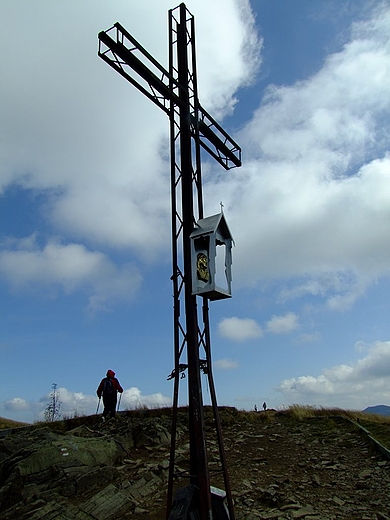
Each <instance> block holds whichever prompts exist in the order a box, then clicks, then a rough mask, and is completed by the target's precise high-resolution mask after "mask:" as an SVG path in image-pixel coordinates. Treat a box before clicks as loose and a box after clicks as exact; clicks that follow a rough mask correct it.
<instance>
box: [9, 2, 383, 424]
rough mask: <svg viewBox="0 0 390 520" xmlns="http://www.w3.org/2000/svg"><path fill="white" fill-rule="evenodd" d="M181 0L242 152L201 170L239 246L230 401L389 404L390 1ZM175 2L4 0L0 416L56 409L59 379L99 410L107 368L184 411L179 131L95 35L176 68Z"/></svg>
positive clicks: (225, 338)
mask: <svg viewBox="0 0 390 520" xmlns="http://www.w3.org/2000/svg"><path fill="white" fill-rule="evenodd" d="M186 5H187V7H188V9H189V10H190V11H191V12H192V13H193V14H194V15H195V23H196V32H197V55H198V79H199V97H200V101H201V103H202V106H204V107H205V108H206V110H208V111H209V112H210V113H211V114H212V115H213V116H214V117H215V118H217V119H218V120H219V121H220V122H221V123H222V124H223V126H224V128H225V129H226V130H227V131H228V132H229V133H230V134H231V135H232V136H233V137H234V139H235V140H236V141H237V142H238V143H239V144H240V145H241V147H242V153H243V166H242V167H241V168H239V169H234V170H231V171H229V172H225V171H224V170H222V169H221V167H220V166H219V165H218V164H216V163H215V164H214V163H213V162H212V161H210V160H209V158H208V157H207V156H204V157H203V159H204V164H203V174H204V202H205V215H212V214H215V213H218V211H219V209H220V205H219V203H220V201H221V200H222V201H223V204H224V212H225V216H226V218H227V221H228V222H229V227H230V229H231V231H232V234H233V237H234V239H235V248H234V250H233V298H232V299H229V300H224V301H217V302H211V304H210V320H211V334H212V358H213V363H214V378H215V384H216V390H217V397H218V403H219V404H221V405H230V406H236V407H237V408H239V409H252V408H253V407H254V405H255V404H257V406H258V407H259V406H261V404H262V403H263V401H266V402H267V404H268V406H269V407H274V408H281V407H284V406H288V405H290V404H293V403H299V404H305V405H316V406H336V407H337V406H338V407H343V408H349V409H363V408H365V407H366V406H369V405H376V404H390V390H389V388H390V331H389V319H388V315H389V310H390V300H389V296H388V295H389V290H390V278H389V270H390V246H389V244H390V242H389V239H388V237H389V224H390V211H389V208H390V154H389V148H390V145H389V142H390V140H389V136H390V94H389V88H388V85H389V80H390V41H389V34H390V4H389V2H387V1H385V2H380V1H375V2H370V1H367V0H364V1H360V0H351V1H348V0H337V1H332V0H317V1H316V2H312V1H310V0H294V1H292V0H291V1H290V0H252V1H251V2H249V1H246V0H214V1H213V2H212V4H211V3H210V2H206V1H205V0H196V1H195V0H192V1H190V0H189V1H188V2H187V3H186ZM173 7H176V4H172V3H170V2H168V1H166V0H148V1H144V2H137V3H136V2H126V1H119V0H112V1H111V2H104V1H103V0H98V1H96V0H94V1H93V2H92V1H91V0H84V1H83V2H77V1H75V0H69V1H68V2H66V3H62V2H51V3H50V4H48V3H47V2H44V1H43V0H36V1H35V2H30V1H28V0H21V1H19V2H13V1H11V0H5V1H3V2H2V3H1V6H0V19H1V20H2V31H1V33H0V43H1V48H2V49H3V52H2V54H1V57H0V62H1V69H2V71H3V74H2V82H1V84H0V93H1V96H0V211H1V227H0V289H1V292H0V295H1V296H0V305H1V307H0V309H1V337H0V356H1V364H2V368H3V370H2V378H1V381H0V416H3V417H4V416H5V417H9V418H13V419H16V420H25V421H34V420H38V419H40V418H42V414H43V411H44V409H45V407H46V405H47V403H48V401H49V394H50V391H51V385H52V383H56V384H57V385H58V389H59V392H60V400H61V401H62V412H63V413H64V414H73V413H94V412H95V411H96V404H97V399H96V395H95V391H96V388H97V386H98V383H99V381H100V379H101V378H102V377H103V376H104V375H105V372H106V371H107V369H108V368H111V369H113V370H114V371H115V372H116V373H117V376H118V378H119V380H120V382H121V384H122V386H123V387H124V389H125V392H124V395H123V398H122V403H121V405H122V407H123V408H127V407H128V408H132V407H135V406H142V405H147V406H159V405H164V406H165V405H170V403H171V402H172V390H173V388H172V381H167V376H168V374H170V372H171V370H172V368H173V340H172V334H173V324H172V323H173V316H172V305H173V300H172V296H171V295H172V287H171V281H170V276H171V249H170V247H171V245H170V194H169V189H170V185H169V156H168V154H169V147H168V144H169V142H168V133H169V125H168V119H167V117H166V115H165V114H164V113H162V111H161V110H159V109H158V108H157V107H156V106H155V105H153V103H151V102H150V101H149V100H147V99H146V98H145V97H144V96H143V95H142V94H140V93H139V92H138V91H137V90H136V89H134V88H133V87H132V86H131V85H130V84H129V83H127V82H126V81H125V80H124V79H123V78H121V77H120V76H119V75H118V74H116V73H115V72H114V71H113V70H112V69H111V68H110V67H108V66H107V65H106V64H105V63H104V62H103V61H102V60H100V59H99V58H98V57H97V34H98V32H99V31H101V30H105V29H108V28H109V27H111V25H112V24H113V23H114V22H116V21H119V22H120V23H121V24H122V25H123V26H124V27H125V28H126V29H127V30H128V31H129V32H130V33H132V34H133V36H134V37H135V38H136V39H137V40H138V41H139V42H140V43H141V44H142V45H143V46H144V47H145V48H146V49H147V50H148V51H149V52H150V53H151V54H152V55H153V56H154V57H155V58H156V59H158V60H159V61H160V62H161V63H162V64H163V65H164V66H167V46H168V43H167V42H168V36H167V11H168V9H170V8H173ZM210 35H212V37H211V36H210ZM203 394H204V401H205V403H208V402H209V393H208V389H207V382H206V380H204V381H203ZM186 399H187V388H186V379H183V380H182V381H181V394H180V402H181V403H182V404H186Z"/></svg>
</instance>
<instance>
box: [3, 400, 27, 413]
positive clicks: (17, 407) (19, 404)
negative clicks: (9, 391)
mask: <svg viewBox="0 0 390 520" xmlns="http://www.w3.org/2000/svg"><path fill="white" fill-rule="evenodd" d="M4 408H5V409H6V410H7V411H12V412H18V411H21V410H28V409H29V403H28V401H26V400H25V399H22V398H21V397H14V398H13V399H10V400H9V401H5V402H4Z"/></svg>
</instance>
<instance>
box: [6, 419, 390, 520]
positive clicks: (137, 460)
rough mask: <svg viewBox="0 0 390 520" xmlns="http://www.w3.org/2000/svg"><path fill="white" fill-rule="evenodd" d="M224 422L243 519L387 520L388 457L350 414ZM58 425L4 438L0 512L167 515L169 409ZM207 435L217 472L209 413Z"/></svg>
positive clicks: (59, 516)
mask: <svg viewBox="0 0 390 520" xmlns="http://www.w3.org/2000/svg"><path fill="white" fill-rule="evenodd" d="M180 419H181V421H180V422H179V427H178V434H179V435H178V437H179V439H178V443H177V460H176V464H177V467H184V468H185V466H186V464H187V462H188V448H189V446H188V436H187V432H186V426H185V423H186V411H183V412H182V413H181V414H180ZM221 422H222V431H223V436H224V443H225V450H226V458H227V465H228V469H229V475H230V482H231V488H232V494H233V500H234V504H235V515H236V520H255V519H264V520H265V519H280V520H281V519H286V520H287V519H300V518H303V519H305V520H315V519H316V520H326V519H327V520H331V519H351V520H356V519H360V520H390V461H389V460H388V459H387V458H386V456H385V455H383V454H381V453H380V452H379V451H378V450H376V449H374V447H373V446H372V445H371V444H370V443H369V442H368V441H367V439H366V438H365V436H364V435H362V433H361V431H360V430H359V428H357V427H356V425H353V424H352V423H351V422H349V421H348V420H346V419H340V418H316V419H305V420H302V421H298V420H296V419H293V418H291V417H290V416H289V415H288V414H283V413H276V412H272V411H267V412H259V413H257V414H256V413H254V412H250V413H248V412H237V411H236V410H234V409H224V410H221ZM59 427H61V428H62V429H63V430H64V431H53V430H52V429H50V428H48V427H47V426H46V425H41V426H40V427H34V428H28V429H20V430H16V431H15V432H14V433H12V434H9V435H7V436H4V437H3V438H0V486H1V488H0V518H2V519H3V520H14V519H15V520H16V519H18V520H24V519H29V520H54V519H56V520H74V519H75V520H107V519H108V520H110V519H115V520H117V519H126V518H131V519H134V520H145V519H147V520H163V519H165V511H166V503H165V502H166V482H167V474H168V466H169V439H170V434H169V431H170V411H169V410H164V411H161V412H159V413H156V412H147V411H146V412H141V411H139V412H128V413H127V414H122V415H121V416H119V417H118V418H117V419H116V420H115V421H114V420H112V421H109V422H108V423H106V424H103V423H101V421H100V420H98V418H93V417H92V418H80V419H78V420H73V421H67V423H61V424H59ZM69 428H70V429H69ZM65 430H67V431H65ZM206 434H207V439H208V447H209V466H210V470H212V469H214V468H215V469H217V468H218V467H219V457H218V448H217V442H216V439H214V437H215V435H214V424H213V419H212V415H211V414H206ZM183 485H187V482H185V481H183V482H179V481H178V482H177V483H175V487H180V486H183ZM212 485H214V486H217V487H221V488H223V484H222V482H221V481H218V479H217V480H216V481H214V480H212Z"/></svg>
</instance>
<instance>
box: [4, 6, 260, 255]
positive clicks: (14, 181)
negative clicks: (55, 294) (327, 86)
mask: <svg viewBox="0 0 390 520" xmlns="http://www.w3.org/2000/svg"><path fill="white" fill-rule="evenodd" d="M186 4H187V7H188V9H190V10H191V12H192V13H193V14H194V16H195V17H196V25H197V27H196V31H197V36H198V37H199V38H198V48H197V54H198V68H199V74H198V79H199V92H200V98H201V102H202V105H203V106H204V107H205V108H206V109H207V110H209V111H211V112H212V113H213V115H214V116H215V117H222V116H223V115H224V114H226V113H229V112H231V110H232V109H233V107H234V105H235V103H236V100H235V93H236V91H237V89H238V88H239V87H240V86H242V85H244V84H245V85H246V84H248V83H249V82H250V81H251V80H252V79H253V77H254V75H255V72H256V71H257V70H258V67H259V63H260V51H261V41H260V40H259V39H258V37H257V35H256V31H255V28H254V19H253V15H252V13H251V10H250V4H249V0H242V1H240V2H237V1H236V0H215V1H214V2H213V3H212V4H210V2H208V1H206V0H196V1H195V0H189V1H188V2H187V3H186ZM171 8H172V4H171V2H169V1H168V0H150V1H148V2H147V3H144V2H132V3H131V5H129V4H128V3H126V2H125V3H123V2H119V1H114V2H111V3H110V5H108V4H105V3H104V2H101V1H98V2H91V1H88V0H87V1H85V2H83V3H82V4H80V2H76V1H75V0H69V1H68V2H66V4H64V5H63V6H62V8H61V14H60V15H59V11H58V9H57V7H55V6H54V5H49V6H48V5H46V3H45V2H42V1H38V2H36V3H35V4H34V9H31V6H30V4H29V2H26V1H23V2H21V3H15V4H12V5H11V4H9V5H8V6H7V8H6V9H4V10H3V12H2V19H3V22H4V27H3V31H2V34H1V36H0V42H1V43H3V47H5V46H7V45H8V44H9V42H10V41H12V42H13V53H12V54H13V56H12V57H11V55H9V54H7V53H5V54H3V56H2V58H1V61H2V67H3V69H4V70H7V75H6V76H5V77H4V81H3V82H2V87H1V94H2V95H1V99H2V106H1V107H0V112H1V123H0V141H1V142H2V161H1V164H0V193H3V192H6V190H7V188H9V187H10V186H11V185H12V186H14V187H15V186H18V187H21V188H23V189H31V190H34V192H35V193H44V194H45V196H46V197H48V203H47V204H46V205H45V206H44V207H42V213H43V215H44V216H45V217H46V218H47V221H48V222H50V225H51V226H53V227H54V229H55V231H57V232H61V233H65V234H67V235H72V236H73V237H77V239H78V240H80V241H85V240H93V241H94V243H96V244H99V245H103V246H112V247H115V248H132V249H133V250H134V251H137V252H138V253H139V254H142V255H146V256H147V257H152V258H154V259H155V258H156V257H157V256H158V257H159V258H160V256H159V254H160V252H161V249H164V248H165V249H166V251H169V247H168V246H167V243H168V242H169V238H170V235H169V226H170V194H169V191H170V181H169V171H170V170H169V162H168V156H169V145H168V143H167V140H168V134H169V122H168V118H167V116H166V114H165V113H163V112H162V111H161V110H159V109H158V108H157V107H156V106H155V105H154V104H153V103H151V102H150V101H149V100H148V99H147V98H146V97H145V96H143V95H142V94H141V93H140V92H138V91H137V90H136V89H135V88H134V87H133V86H132V85H130V84H129V83H128V82H126V81H125V80H124V79H123V78H121V77H120V76H119V75H118V74H116V73H115V72H114V71H113V70H112V69H111V68H110V67H108V66H107V64H105V63H104V62H103V61H102V60H100V59H99V58H98V57H97V47H98V42H97V34H98V32H100V31H102V30H105V29H108V28H109V27H110V26H111V25H112V24H113V23H114V22H115V21H116V20H120V21H121V23H122V24H123V25H124V26H125V27H126V29H128V30H129V31H131V32H132V34H133V35H134V37H135V38H137V39H139V40H140V43H141V44H142V45H143V46H144V47H145V48H146V49H147V50H148V51H149V52H150V53H151V54H152V55H153V56H154V57H155V58H156V59H157V60H158V61H160V62H161V64H162V65H163V66H164V67H165V68H167V67H168V54H167V50H168V45H167V40H168V35H167V32H168V27H167V23H166V20H167V11H168V9H171ZM216 19H218V23H215V20H216ZM14 20H18V31H19V35H20V36H21V37H20V38H17V39H16V40H15V38H14ZM37 24H39V27H40V30H39V31H38V32H37V31H36V26H37ZM70 33H71V34H72V38H71V40H69V34H70ZM211 33H212V34H213V38H212V39H210V37H209V35H210V34H211ZM64 41H66V42H67V45H63V42H64ZM26 42H29V43H28V44H26ZM48 42H50V44H49V43H48ZM37 48H44V49H45V52H44V54H42V53H36V49H37ZM18 57H23V63H24V66H23V68H22V69H21V68H20V59H21V58H19V59H18ZM26 77H28V78H30V81H29V82H26V81H25V78H26Z"/></svg>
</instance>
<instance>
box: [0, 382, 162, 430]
mask: <svg viewBox="0 0 390 520" xmlns="http://www.w3.org/2000/svg"><path fill="white" fill-rule="evenodd" d="M56 392H57V397H58V403H59V405H60V407H59V411H60V414H61V417H63V418H66V417H74V416H83V415H93V414H95V413H96V410H97V405H98V399H97V397H96V396H95V395H88V394H84V393H83V392H74V391H72V390H69V389H67V388H65V387H58V388H57V389H56ZM51 398H52V394H51V392H49V393H47V394H45V395H43V396H42V397H41V398H40V399H39V400H38V401H29V400H27V399H24V398H22V397H14V398H13V399H9V400H7V401H3V402H0V410H1V409H3V410H4V412H3V413H5V414H6V416H7V417H10V418H13V419H15V420H19V421H27V422H33V421H38V420H39V421H42V420H45V410H46V409H47V406H48V405H49V403H50V402H51ZM166 406H172V398H171V397H168V396H165V395H163V394H161V393H156V394H149V395H144V394H143V393H142V391H141V390H140V389H139V388H136V387H131V388H128V389H124V391H123V394H122V398H121V402H120V410H134V409H137V408H145V407H146V408H160V407H166ZM102 411H103V408H102V403H101V402H100V406H99V413H101V412H102Z"/></svg>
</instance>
